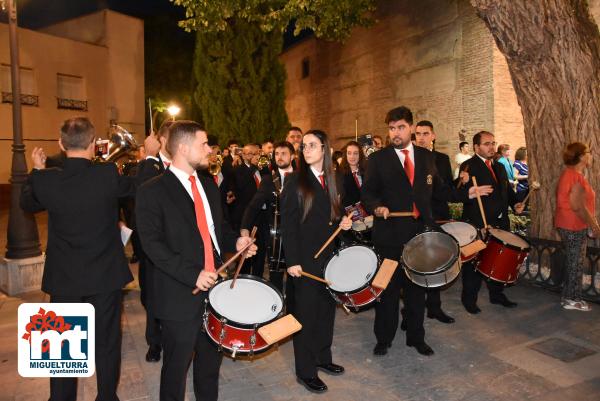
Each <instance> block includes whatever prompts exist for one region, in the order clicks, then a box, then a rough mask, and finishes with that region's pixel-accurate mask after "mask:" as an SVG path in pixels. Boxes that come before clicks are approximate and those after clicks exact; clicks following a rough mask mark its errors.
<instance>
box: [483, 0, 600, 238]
mask: <svg viewBox="0 0 600 401" xmlns="http://www.w3.org/2000/svg"><path fill="white" fill-rule="evenodd" d="M471 4H472V5H473V7H475V10H476V11H477V14H478V15H479V17H481V19H483V21H484V22H485V24H486V25H487V27H488V29H489V30H490V31H491V33H492V35H493V37H494V40H495V41H496V45H497V46H498V48H499V49H500V51H501V52H502V54H504V56H505V57H506V60H507V62H508V68H509V70H510V74H511V77H512V82H513V86H514V88H515V92H516V94H517V99H518V101H519V104H520V106H521V111H522V113H523V122H524V125H525V139H526V141H527V150H528V162H529V172H530V180H529V181H530V183H531V181H532V180H536V181H539V182H540V184H541V189H540V190H539V191H537V192H536V193H535V194H532V196H531V202H532V211H533V213H532V229H531V235H533V236H537V237H540V238H554V235H553V232H552V228H553V214H554V210H555V204H556V201H555V190H556V184H557V181H558V178H559V175H560V172H561V170H562V168H563V162H562V157H561V154H562V149H563V148H564V147H565V146H566V145H567V144H568V143H570V142H573V141H579V142H583V143H586V144H588V145H590V146H591V150H592V154H593V156H595V157H596V160H595V162H594V164H593V166H592V167H591V168H590V169H589V171H588V173H587V178H588V180H589V181H590V183H591V185H592V187H593V188H595V189H596V190H598V189H599V188H600V159H599V158H598V156H599V155H600V152H598V149H600V147H599V145H600V34H599V32H598V26H597V25H596V23H595V22H594V20H593V18H592V16H591V15H590V12H589V8H588V4H587V1H585V0H536V1H531V0H471ZM599 195H600V194H599ZM599 205H600V196H598V197H597V198H596V210H600V209H599Z"/></svg>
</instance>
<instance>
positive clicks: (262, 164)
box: [257, 155, 271, 170]
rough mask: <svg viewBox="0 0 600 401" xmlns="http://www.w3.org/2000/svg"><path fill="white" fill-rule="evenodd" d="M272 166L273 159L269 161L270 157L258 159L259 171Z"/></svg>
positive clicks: (263, 156) (264, 156)
mask: <svg viewBox="0 0 600 401" xmlns="http://www.w3.org/2000/svg"><path fill="white" fill-rule="evenodd" d="M270 164H271V159H269V157H268V156H266V155H262V156H261V157H259V158H258V163H257V167H258V169H259V170H262V169H264V168H265V167H269V165H270Z"/></svg>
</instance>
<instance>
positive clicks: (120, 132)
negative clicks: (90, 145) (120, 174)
mask: <svg viewBox="0 0 600 401" xmlns="http://www.w3.org/2000/svg"><path fill="white" fill-rule="evenodd" d="M109 138H110V139H109V140H108V141H107V140H102V139H98V140H97V141H96V157H95V158H94V159H93V162H94V163H104V162H112V163H116V164H117V165H118V166H119V167H120V168H123V166H124V165H125V164H128V163H131V162H132V161H134V160H135V159H136V158H135V157H134V154H133V152H135V151H136V150H138V149H139V147H140V145H138V143H137V141H136V140H135V138H134V136H133V135H132V134H131V133H130V132H129V131H127V130H126V129H125V128H123V127H121V126H120V125H117V124H111V126H110V128H109ZM106 142H108V144H107V143H106ZM122 158H127V159H126V160H125V161H124V163H123V164H122V165H119V163H118V161H119V160H120V159H122Z"/></svg>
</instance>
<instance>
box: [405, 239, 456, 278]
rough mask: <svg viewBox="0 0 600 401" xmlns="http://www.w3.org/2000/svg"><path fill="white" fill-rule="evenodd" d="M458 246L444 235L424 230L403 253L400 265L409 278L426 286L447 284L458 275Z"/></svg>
mask: <svg viewBox="0 0 600 401" xmlns="http://www.w3.org/2000/svg"><path fill="white" fill-rule="evenodd" d="M459 256H460V247H459V245H458V242H457V241H456V240H455V239H454V238H453V237H452V236H451V235H450V234H446V233H445V232H438V231H426V232H424V233H421V234H418V235H417V236H415V237H413V238H412V239H411V240H410V241H408V242H407V243H406V245H404V249H403V250H402V265H403V267H404V272H405V273H406V275H407V276H408V278H409V279H410V280H411V281H412V282H413V283H415V284H417V285H419V286H421V287H425V288H432V287H441V286H443V285H446V284H449V283H451V282H452V281H454V279H456V277H458V274H459V273H460V258H459Z"/></svg>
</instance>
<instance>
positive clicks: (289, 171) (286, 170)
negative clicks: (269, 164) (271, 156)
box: [277, 166, 294, 188]
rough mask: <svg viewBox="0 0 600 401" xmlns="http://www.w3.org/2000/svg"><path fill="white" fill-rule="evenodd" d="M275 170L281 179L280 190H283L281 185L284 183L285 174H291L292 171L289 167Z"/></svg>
mask: <svg viewBox="0 0 600 401" xmlns="http://www.w3.org/2000/svg"><path fill="white" fill-rule="evenodd" d="M277 170H279V176H280V177H281V188H283V183H284V181H285V173H293V172H294V169H293V168H292V167H291V166H290V167H288V168H287V169H285V170H282V169H280V168H279V167H278V168H277Z"/></svg>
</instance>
